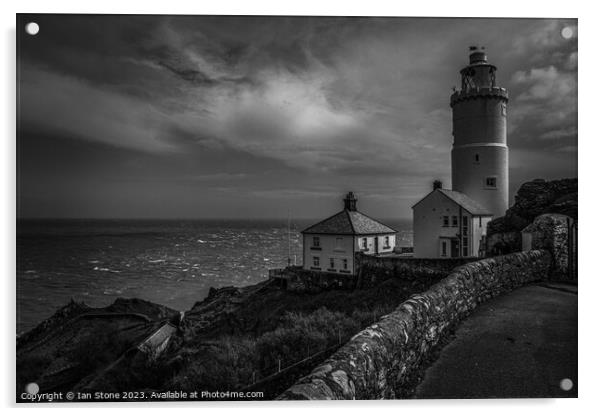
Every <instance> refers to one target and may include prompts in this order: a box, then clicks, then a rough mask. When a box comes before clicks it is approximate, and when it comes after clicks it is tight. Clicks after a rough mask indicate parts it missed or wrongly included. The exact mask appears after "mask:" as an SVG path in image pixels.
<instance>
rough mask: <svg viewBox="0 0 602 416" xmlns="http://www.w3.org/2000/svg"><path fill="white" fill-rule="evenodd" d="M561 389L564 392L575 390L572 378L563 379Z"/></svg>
mask: <svg viewBox="0 0 602 416" xmlns="http://www.w3.org/2000/svg"><path fill="white" fill-rule="evenodd" d="M560 388H561V389H562V390H564V391H570V390H571V389H572V388H573V380H571V379H570V378H563V379H562V380H561V381H560Z"/></svg>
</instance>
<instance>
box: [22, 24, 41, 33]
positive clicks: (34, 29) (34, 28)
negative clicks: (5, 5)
mask: <svg viewBox="0 0 602 416" xmlns="http://www.w3.org/2000/svg"><path fill="white" fill-rule="evenodd" d="M39 31H40V25H38V24H37V23H36V22H29V23H27V24H26V25H25V32H27V34H29V35H31V36H34V35H37V34H38V32H39Z"/></svg>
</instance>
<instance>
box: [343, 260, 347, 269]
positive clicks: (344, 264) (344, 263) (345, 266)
mask: <svg viewBox="0 0 602 416" xmlns="http://www.w3.org/2000/svg"><path fill="white" fill-rule="evenodd" d="M343 269H345V270H347V259H343Z"/></svg>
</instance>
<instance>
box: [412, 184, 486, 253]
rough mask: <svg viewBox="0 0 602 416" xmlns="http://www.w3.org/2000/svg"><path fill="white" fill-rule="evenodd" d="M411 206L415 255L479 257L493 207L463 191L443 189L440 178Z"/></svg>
mask: <svg viewBox="0 0 602 416" xmlns="http://www.w3.org/2000/svg"><path fill="white" fill-rule="evenodd" d="M412 209H413V211H414V227H413V228H414V257H419V258H436V257H480V254H481V252H480V251H481V250H482V247H481V243H482V240H483V238H484V236H485V234H486V231H487V224H488V223H489V221H491V219H492V217H493V215H492V213H491V211H490V210H488V209H487V208H485V207H483V206H482V205H481V204H479V203H478V202H477V201H475V200H473V199H472V198H470V197H469V196H468V195H466V194H464V193H462V192H459V191H452V190H450V189H442V187H441V182H440V181H435V182H434V183H433V191H432V192H431V193H429V194H428V195H426V196H425V197H424V198H422V199H421V200H420V201H418V202H417V203H416V204H414V206H412Z"/></svg>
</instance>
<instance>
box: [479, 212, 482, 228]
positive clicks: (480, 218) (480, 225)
mask: <svg viewBox="0 0 602 416" xmlns="http://www.w3.org/2000/svg"><path fill="white" fill-rule="evenodd" d="M481 220H482V217H481V216H480V215H479V228H481V227H482V226H483V223H482V221H481Z"/></svg>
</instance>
